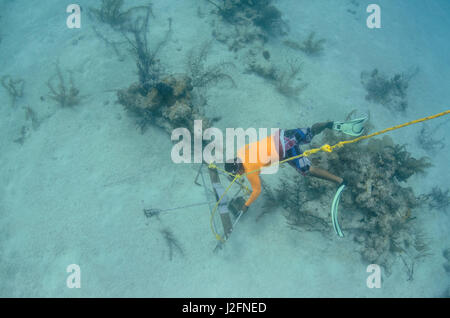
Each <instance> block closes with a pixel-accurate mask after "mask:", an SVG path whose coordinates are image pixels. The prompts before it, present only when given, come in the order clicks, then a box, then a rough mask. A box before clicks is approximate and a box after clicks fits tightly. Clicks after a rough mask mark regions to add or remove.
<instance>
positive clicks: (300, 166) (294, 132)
mask: <svg viewBox="0 0 450 318" xmlns="http://www.w3.org/2000/svg"><path fill="white" fill-rule="evenodd" d="M367 119H368V118H367V117H364V118H360V119H354V120H351V121H347V122H333V121H330V122H324V123H316V124H314V125H312V126H311V127H308V128H297V129H290V130H283V129H278V130H276V132H275V133H274V134H273V135H271V136H268V137H267V138H264V139H262V140H259V141H257V142H254V143H250V144H247V145H245V146H244V147H242V148H241V149H239V150H238V151H237V155H236V157H235V158H234V159H233V160H231V161H227V162H226V163H225V170H226V171H227V172H228V173H231V174H233V175H236V174H240V175H242V174H244V173H249V172H251V173H249V174H247V175H246V177H247V179H248V181H249V182H250V185H251V187H252V193H251V195H250V197H249V198H248V200H247V201H246V202H245V204H244V205H243V206H242V207H241V211H242V212H247V210H248V208H249V206H250V205H251V204H252V203H253V202H254V201H255V200H256V198H258V196H259V195H260V193H261V180H260V177H259V175H260V173H261V172H260V170H258V169H261V168H263V167H268V166H270V165H271V164H273V163H275V162H278V161H281V160H285V159H288V158H291V157H295V156H297V155H300V154H302V153H303V151H302V150H301V148H300V146H301V145H305V144H308V143H310V142H311V140H312V139H313V137H314V136H316V135H318V134H320V133H321V132H322V131H324V130H325V129H327V128H328V129H334V130H336V131H340V132H343V133H345V134H348V135H351V136H360V135H361V134H362V133H363V131H364V123H365V122H366V120H367ZM264 143H265V145H264ZM261 147H264V149H267V151H265V150H264V151H262V153H263V154H261V153H259V155H258V152H259V149H260V148H261ZM252 155H253V157H252ZM250 158H257V160H256V162H254V163H253V162H251V161H250V160H249V159H250ZM287 162H288V163H289V164H290V165H291V166H292V167H294V168H295V169H296V171H297V172H299V173H301V174H302V175H304V176H312V177H316V178H320V179H324V180H328V181H331V182H334V183H335V184H337V185H338V186H341V185H343V184H345V181H344V179H343V178H342V177H339V176H336V175H334V174H332V173H330V172H328V171H326V170H324V169H321V168H319V167H316V166H313V165H312V164H311V161H310V160H309V159H308V158H307V157H299V158H296V159H293V160H290V161H287ZM255 170H257V171H255Z"/></svg>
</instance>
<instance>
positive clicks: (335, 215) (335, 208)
mask: <svg viewBox="0 0 450 318" xmlns="http://www.w3.org/2000/svg"><path fill="white" fill-rule="evenodd" d="M344 189H345V185H344V184H343V185H341V186H340V187H339V189H338V190H337V192H336V195H335V196H334V199H333V204H332V205H331V222H332V223H333V228H334V231H335V232H336V234H337V235H338V236H339V237H344V233H343V232H342V230H341V227H340V226H339V222H338V208H339V201H340V200H341V195H342V191H344Z"/></svg>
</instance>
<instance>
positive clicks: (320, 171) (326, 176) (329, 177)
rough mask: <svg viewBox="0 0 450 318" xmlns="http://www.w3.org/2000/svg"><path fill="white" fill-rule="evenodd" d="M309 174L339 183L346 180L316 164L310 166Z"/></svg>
mask: <svg viewBox="0 0 450 318" xmlns="http://www.w3.org/2000/svg"><path fill="white" fill-rule="evenodd" d="M309 175H311V176H313V177H316V178H319V179H323V180H328V181H332V182H335V183H337V184H339V185H340V184H342V182H344V179H342V178H340V177H338V176H335V175H334V174H332V173H329V172H328V171H326V170H324V169H321V168H317V167H314V166H311V167H309Z"/></svg>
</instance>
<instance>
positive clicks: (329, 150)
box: [320, 144, 333, 152]
mask: <svg viewBox="0 0 450 318" xmlns="http://www.w3.org/2000/svg"><path fill="white" fill-rule="evenodd" d="M320 149H322V150H323V151H325V152H332V151H333V148H331V146H330V145H328V144H325V145H323V146H322V147H320Z"/></svg>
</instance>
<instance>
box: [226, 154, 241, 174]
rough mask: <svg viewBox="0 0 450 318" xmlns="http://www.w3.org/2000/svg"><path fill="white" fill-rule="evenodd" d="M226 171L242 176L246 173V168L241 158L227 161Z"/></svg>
mask: <svg viewBox="0 0 450 318" xmlns="http://www.w3.org/2000/svg"><path fill="white" fill-rule="evenodd" d="M225 170H226V171H227V172H228V173H231V174H242V173H244V166H243V165H242V163H241V160H240V159H239V158H234V159H231V160H227V162H226V163H225Z"/></svg>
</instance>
